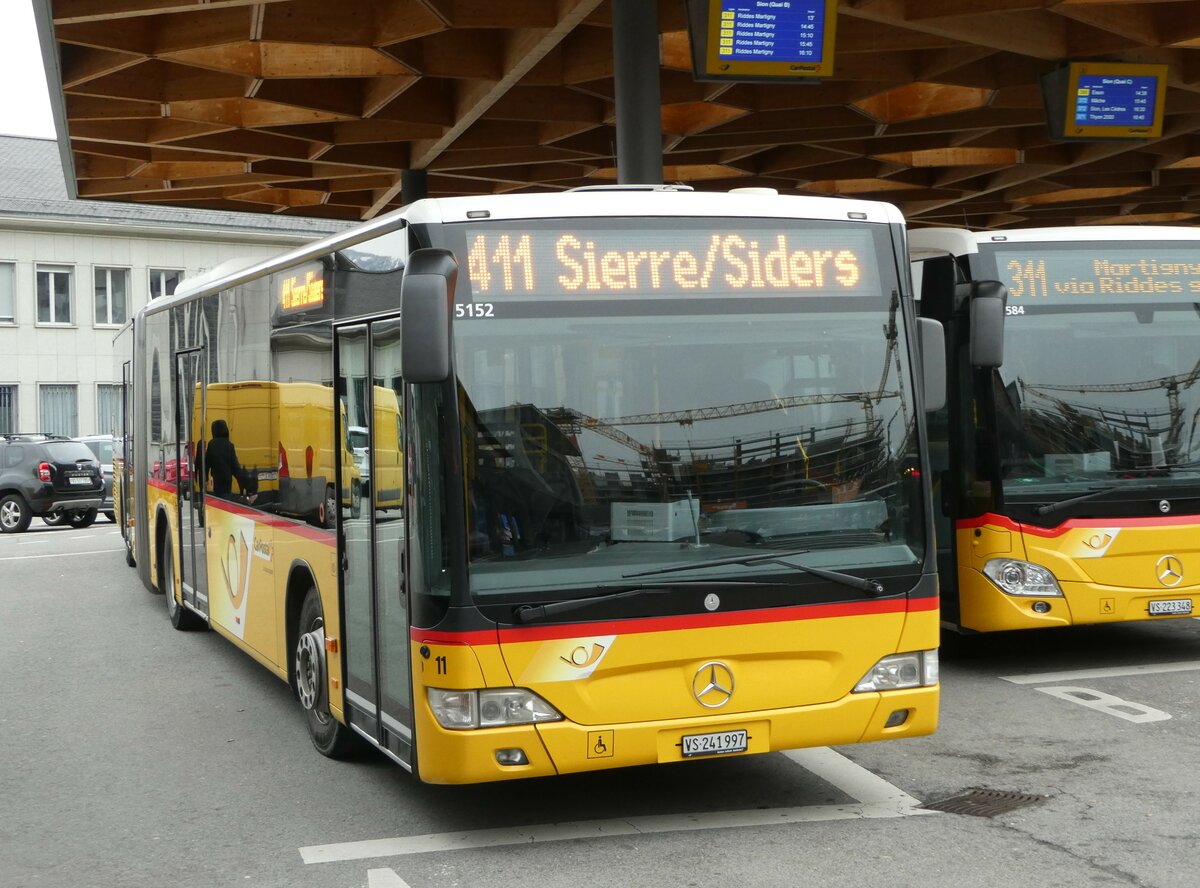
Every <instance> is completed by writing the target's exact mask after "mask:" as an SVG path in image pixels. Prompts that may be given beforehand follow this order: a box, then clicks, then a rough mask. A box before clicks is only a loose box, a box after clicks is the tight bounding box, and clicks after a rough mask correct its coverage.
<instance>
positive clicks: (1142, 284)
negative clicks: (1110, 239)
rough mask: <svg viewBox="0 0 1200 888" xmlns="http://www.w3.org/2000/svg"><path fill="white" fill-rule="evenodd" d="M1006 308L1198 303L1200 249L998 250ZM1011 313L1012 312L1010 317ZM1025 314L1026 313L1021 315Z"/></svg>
mask: <svg viewBox="0 0 1200 888" xmlns="http://www.w3.org/2000/svg"><path fill="white" fill-rule="evenodd" d="M996 271H997V273H998V276H999V279H1000V281H1001V282H1002V283H1003V284H1004V285H1005V286H1006V287H1008V294H1009V306H1010V308H1012V307H1013V306H1018V305H1025V306H1027V307H1034V306H1038V305H1070V304H1081V303H1082V304H1087V303H1099V304H1122V305H1127V304H1130V303H1138V302H1187V303H1192V302H1200V244H1198V245H1189V246H1178V247H1169V248H1149V247H1148V248H1139V249H1137V250H1129V249H1122V248H1120V247H1119V246H1117V247H1116V248H1114V249H1112V250H1106V251H1104V252H1103V253H1100V252H1098V251H1097V250H1096V244H1094V243H1091V244H1088V245H1087V249H1086V250H1079V249H1075V250H1071V249H1062V250H1046V249H1038V250H1036V251H1009V250H1004V251H997V252H996ZM1011 313H1013V312H1011V311H1010V314H1011ZM1019 313H1020V314H1024V312H1023V311H1022V312H1019Z"/></svg>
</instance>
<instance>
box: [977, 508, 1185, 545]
mask: <svg viewBox="0 0 1200 888" xmlns="http://www.w3.org/2000/svg"><path fill="white" fill-rule="evenodd" d="M956 526H957V527H958V529H959V530H971V529H972V528H976V527H997V528H1000V529H1001V530H1011V531H1013V532H1014V533H1028V534H1031V535H1033V536H1039V537H1046V538H1048V539H1053V538H1054V537H1060V536H1062V535H1063V534H1065V533H1067V532H1069V531H1072V530H1076V529H1079V528H1089V527H1116V528H1121V529H1124V528H1127V527H1187V526H1193V527H1200V516H1197V515H1173V516H1170V517H1168V516H1165V515H1164V516H1163V517H1162V518H1069V519H1068V520H1066V521H1064V522H1063V523H1062V524H1059V525H1058V526H1057V527H1037V526H1035V525H1032V524H1020V523H1019V522H1016V521H1013V520H1012V519H1011V518H1009V517H1007V516H1006V515H994V514H991V513H989V514H986V515H981V516H979V517H978V518H966V519H963V520H961V521H959V522H958V523H957V525H956Z"/></svg>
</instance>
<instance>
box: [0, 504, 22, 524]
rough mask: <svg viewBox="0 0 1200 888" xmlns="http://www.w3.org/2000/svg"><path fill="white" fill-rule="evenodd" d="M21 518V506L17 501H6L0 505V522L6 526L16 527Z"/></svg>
mask: <svg viewBox="0 0 1200 888" xmlns="http://www.w3.org/2000/svg"><path fill="white" fill-rule="evenodd" d="M20 520H21V508H20V506H18V505H17V504H16V503H5V504H4V505H3V506H0V522H3V523H4V526H5V527H16V526H17V522H19V521H20Z"/></svg>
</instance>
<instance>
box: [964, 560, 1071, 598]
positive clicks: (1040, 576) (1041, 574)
mask: <svg viewBox="0 0 1200 888" xmlns="http://www.w3.org/2000/svg"><path fill="white" fill-rule="evenodd" d="M983 573H984V575H985V576H986V577H987V578H988V579H989V580H991V581H992V582H993V583H995V584H996V585H997V586H999V587H1000V590H1001V591H1002V592H1005V593H1006V594H1008V595H1027V596H1032V597H1034V598H1062V597H1063V593H1062V589H1060V588H1059V586H1058V580H1056V579H1055V578H1054V574H1052V573H1051V572H1050V571H1049V570H1047V569H1046V568H1044V567H1042V566H1041V565H1040V564H1030V563H1029V562H1028V561H1020V560H1018V559H1016V558H993V559H992V560H991V561H989V562H988V563H987V564H985V565H984V566H983Z"/></svg>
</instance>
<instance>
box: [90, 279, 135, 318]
mask: <svg viewBox="0 0 1200 888" xmlns="http://www.w3.org/2000/svg"><path fill="white" fill-rule="evenodd" d="M128 319H129V269H127V268H97V269H96V326H97V327H105V326H110V327H111V326H120V325H121V324H123V323H125V321H127V320H128Z"/></svg>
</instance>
